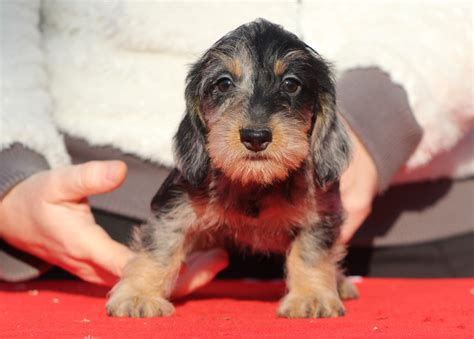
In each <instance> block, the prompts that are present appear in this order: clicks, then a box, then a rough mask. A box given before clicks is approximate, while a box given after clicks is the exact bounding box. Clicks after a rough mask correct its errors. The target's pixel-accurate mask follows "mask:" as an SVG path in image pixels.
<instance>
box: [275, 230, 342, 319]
mask: <svg viewBox="0 0 474 339" xmlns="http://www.w3.org/2000/svg"><path fill="white" fill-rule="evenodd" d="M327 230H328V228H327V227H324V225H322V224H321V223H318V224H316V225H315V226H314V227H312V228H310V229H305V230H302V231H301V232H300V234H299V235H298V236H297V237H296V239H295V240H294V241H293V244H292V246H291V249H290V252H289V254H288V257H287V285H288V289H289V292H288V294H287V295H286V296H285V297H284V298H283V300H282V302H281V304H280V307H279V309H278V315H279V316H281V317H286V318H320V317H337V316H342V315H344V313H345V310H344V305H343V304H342V302H341V299H340V297H339V293H338V289H337V274H338V267H337V264H338V262H339V260H340V254H341V253H342V252H343V251H341V248H339V247H338V245H333V244H334V241H333V238H335V236H334V235H330V238H331V240H330V241H329V242H328V241H327V240H328V239H327V238H328V234H327Z"/></svg>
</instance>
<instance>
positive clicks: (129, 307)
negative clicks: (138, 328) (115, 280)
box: [105, 296, 174, 318]
mask: <svg viewBox="0 0 474 339" xmlns="http://www.w3.org/2000/svg"><path fill="white" fill-rule="evenodd" d="M105 307H106V310H107V314H108V315H109V316H111V317H132V318H149V317H164V316H168V315H171V314H172V313H173V312H174V306H173V304H171V303H170V302H169V301H168V300H166V299H164V298H161V297H151V296H150V297H147V296H133V297H126V298H111V299H109V301H108V302H107V305H106V306H105Z"/></svg>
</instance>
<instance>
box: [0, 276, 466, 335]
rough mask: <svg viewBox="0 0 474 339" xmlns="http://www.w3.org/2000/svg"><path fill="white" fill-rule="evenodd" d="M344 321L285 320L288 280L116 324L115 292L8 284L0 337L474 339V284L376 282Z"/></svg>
mask: <svg viewBox="0 0 474 339" xmlns="http://www.w3.org/2000/svg"><path fill="white" fill-rule="evenodd" d="M357 285H358V288H359V290H360V293H361V297H360V299H359V300H352V301H347V302H345V305H346V309H347V315H346V316H345V317H342V318H336V319H298V320H287V319H279V318H277V317H276V316H275V310H276V308H277V305H278V300H279V299H280V297H281V296H282V294H283V292H284V285H283V283H282V282H280V281H278V282H251V281H216V282H213V283H212V284H211V285H209V286H207V287H206V288H204V289H203V290H201V291H200V292H199V293H196V294H195V295H193V296H192V297H188V298H187V299H183V300H180V301H178V302H176V303H175V305H176V313H175V314H174V315H173V316H171V317H168V318H153V319H126V318H109V317H108V316H107V315H106V314H105V311H104V304H105V300H106V299H105V295H106V293H107V289H105V288H102V287H97V286H94V285H90V284H86V283H83V282H79V281H37V282H29V283H22V284H5V283H2V284H0V337H1V338H13V337H18V338H26V337H46V338H57V337H75V338H88V339H89V338H127V337H134V338H140V337H143V338H150V337H157V338H166V337H179V338H188V337H193V338H201V337H206V338H209V337H211V338H212V337H242V336H245V337H255V338H256V337H259V338H260V337H295V338H298V339H299V338H315V337H319V338H321V337H359V338H366V337H372V336H374V337H375V336H377V337H380V336H382V337H406V336H413V337H427V338H448V337H461V338H473V337H474V279H440V280H408V279H373V278H372V279H368V278H364V279H362V280H361V281H359V282H358V283H357Z"/></svg>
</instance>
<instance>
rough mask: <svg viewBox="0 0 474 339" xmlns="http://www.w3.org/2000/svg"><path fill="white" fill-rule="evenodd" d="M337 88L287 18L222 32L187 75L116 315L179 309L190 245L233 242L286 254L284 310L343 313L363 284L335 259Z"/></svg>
mask: <svg viewBox="0 0 474 339" xmlns="http://www.w3.org/2000/svg"><path fill="white" fill-rule="evenodd" d="M334 92H335V90H334V83H333V79H332V76H331V72H330V68H329V67H328V64H327V63H326V62H325V61H324V60H323V59H322V58H321V56H319V54H317V53H316V52H315V51H314V50H313V49H311V48H310V47H308V46H307V45H306V44H305V43H303V42H302V41H301V40H299V39H298V38H297V37H296V36H295V35H294V34H292V33H289V32H287V31H285V30H284V29H283V28H282V27H280V26H278V25H275V24H272V23H270V22H268V21H265V20H257V21H254V22H251V23H249V24H246V25H243V26H240V27H238V28H237V29H236V30H234V31H232V32H230V33H228V34H227V35H225V36H224V37H223V38H221V39H220V40H219V41H217V42H216V43H215V44H214V45H213V46H212V47H211V48H210V49H209V50H208V51H207V52H206V53H205V54H204V55H203V56H202V57H201V59H200V60H199V61H198V62H197V63H195V64H194V65H193V66H192V68H191V70H190V72H189V74H188V76H187V80H186V94H185V96H186V114H185V116H184V118H183V120H182V122H181V124H180V126H179V129H178V132H177V134H176V136H175V139H174V146H175V155H176V162H177V167H176V169H174V170H173V171H172V172H171V174H170V175H169V177H168V178H167V179H166V181H165V182H164V183H163V186H162V187H161V188H160V190H159V191H158V193H157V194H156V196H155V197H154V199H153V201H152V210H153V214H154V217H153V218H151V219H150V220H148V222H147V223H145V224H144V225H142V227H141V228H140V229H139V231H138V232H137V237H136V238H137V241H136V244H135V249H136V251H137V252H138V254H137V256H136V257H135V259H134V260H132V261H131V262H130V263H129V264H128V265H127V266H126V268H125V271H124V275H123V277H122V279H121V281H120V282H119V283H118V284H117V285H116V286H115V287H114V288H113V290H112V291H111V293H110V296H109V300H108V302H107V312H108V314H109V315H112V316H130V317H153V316H165V315H169V314H171V313H172V312H173V310H174V308H173V305H172V304H171V303H170V302H169V301H167V300H166V298H168V297H169V296H170V294H171V291H172V289H173V286H174V284H175V281H176V278H177V276H178V272H179V270H180V267H181V263H182V262H183V260H184V259H185V257H186V255H188V254H189V253H191V252H192V251H194V250H196V249H203V248H211V247H215V246H223V245H226V244H228V243H229V242H232V243H234V244H237V245H238V246H241V247H249V248H251V249H253V250H255V251H263V252H268V251H271V252H283V253H285V252H286V253H287V267H286V272H287V285H288V294H287V295H286V296H285V297H284V298H283V300H282V302H281V305H280V307H279V309H278V315H279V316H282V317H289V318H298V317H336V316H340V315H343V314H344V306H343V304H342V302H341V298H342V299H344V298H354V297H356V296H357V291H356V289H355V287H354V286H353V285H352V284H351V283H350V282H349V281H348V280H347V279H346V278H345V277H344V276H343V275H342V273H341V272H340V271H339V268H338V263H339V261H340V260H341V259H342V256H343V255H344V248H343V247H342V246H341V245H338V244H336V238H337V236H338V233H339V227H340V225H341V222H342V220H343V215H344V213H343V210H342V207H341V201H340V196H339V185H338V178H339V176H340V175H341V172H342V171H343V170H344V169H345V167H346V165H347V163H348V161H349V158H350V155H349V154H350V142H349V138H348V136H347V134H346V132H345V130H344V127H343V125H342V124H341V122H340V120H339V118H338V117H337V115H336V112H335V93H334Z"/></svg>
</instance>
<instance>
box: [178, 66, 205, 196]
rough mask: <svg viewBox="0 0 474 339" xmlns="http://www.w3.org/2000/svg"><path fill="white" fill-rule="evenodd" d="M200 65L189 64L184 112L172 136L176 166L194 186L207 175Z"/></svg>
mask: <svg viewBox="0 0 474 339" xmlns="http://www.w3.org/2000/svg"><path fill="white" fill-rule="evenodd" d="M201 67H202V64H201V62H198V63H196V64H195V65H193V67H192V69H191V70H190V72H189V74H188V76H187V78H186V92H185V97H186V113H185V116H184V118H183V120H182V121H181V123H180V125H179V128H178V132H177V133H176V135H175V136H174V154H175V160H176V166H177V168H178V169H179V170H180V172H181V174H182V175H183V177H184V178H185V179H186V180H187V181H188V182H189V183H190V184H191V185H193V186H195V187H196V186H199V185H200V184H201V183H202V182H203V180H204V179H205V178H206V177H207V173H208V168H209V155H208V153H207V149H206V140H207V139H206V135H207V130H206V127H205V125H204V121H203V119H202V115H201V112H200V108H199V102H200V100H199V99H200V82H201Z"/></svg>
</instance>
